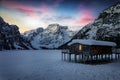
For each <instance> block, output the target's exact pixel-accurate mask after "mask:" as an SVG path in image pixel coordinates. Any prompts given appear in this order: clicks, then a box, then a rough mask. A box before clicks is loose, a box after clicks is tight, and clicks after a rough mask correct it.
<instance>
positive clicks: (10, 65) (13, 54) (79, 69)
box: [0, 50, 120, 80]
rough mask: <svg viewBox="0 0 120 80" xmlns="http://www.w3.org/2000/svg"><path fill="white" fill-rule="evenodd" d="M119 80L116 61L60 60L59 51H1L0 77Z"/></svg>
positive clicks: (119, 67)
mask: <svg viewBox="0 0 120 80" xmlns="http://www.w3.org/2000/svg"><path fill="white" fill-rule="evenodd" d="M119 79H120V62H119V61H118V62H115V63H109V64H102V65H88V64H80V63H69V62H64V61H61V51H60V50H14V51H12V50H11V51H0V80H119Z"/></svg>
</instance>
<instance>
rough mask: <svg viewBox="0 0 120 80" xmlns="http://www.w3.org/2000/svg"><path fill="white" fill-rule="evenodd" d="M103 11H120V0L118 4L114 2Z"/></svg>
mask: <svg viewBox="0 0 120 80" xmlns="http://www.w3.org/2000/svg"><path fill="white" fill-rule="evenodd" d="M103 12H106V13H120V2H118V3H117V4H114V5H113V6H111V7H109V8H107V9H105V10H104V11H103Z"/></svg>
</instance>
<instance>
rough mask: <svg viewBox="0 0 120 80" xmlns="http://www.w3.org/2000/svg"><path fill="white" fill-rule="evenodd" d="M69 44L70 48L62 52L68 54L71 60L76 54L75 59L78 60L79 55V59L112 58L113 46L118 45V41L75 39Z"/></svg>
mask: <svg viewBox="0 0 120 80" xmlns="http://www.w3.org/2000/svg"><path fill="white" fill-rule="evenodd" d="M68 46H69V47H68V50H67V51H66V52H65V51H63V52H62V53H65V54H66V55H67V59H68V60H69V61H70V60H71V55H74V60H75V62H76V61H77V56H79V61H80V60H81V61H86V60H98V59H112V57H113V56H112V54H113V48H114V47H115V46H116V43H114V42H108V41H99V40H81V39H74V40H73V41H72V42H70V43H69V44H68ZM64 58H65V57H64Z"/></svg>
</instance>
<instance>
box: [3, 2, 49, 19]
mask: <svg viewBox="0 0 120 80" xmlns="http://www.w3.org/2000/svg"><path fill="white" fill-rule="evenodd" d="M2 5H4V6H5V7H7V8H11V9H15V10H17V11H20V12H22V13H24V14H27V16H28V17H32V18H37V17H39V15H40V13H43V14H47V13H49V12H50V11H51V8H50V7H48V6H47V5H45V4H43V5H42V6H41V7H34V6H30V5H23V4H18V3H16V2H10V1H3V2H2ZM38 12H39V13H38Z"/></svg>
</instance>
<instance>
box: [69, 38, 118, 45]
mask: <svg viewBox="0 0 120 80" xmlns="http://www.w3.org/2000/svg"><path fill="white" fill-rule="evenodd" d="M74 43H80V44H84V45H102V46H116V43H114V42H109V41H100V40H92V39H74V40H72V42H70V43H69V44H68V45H71V44H74Z"/></svg>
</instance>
